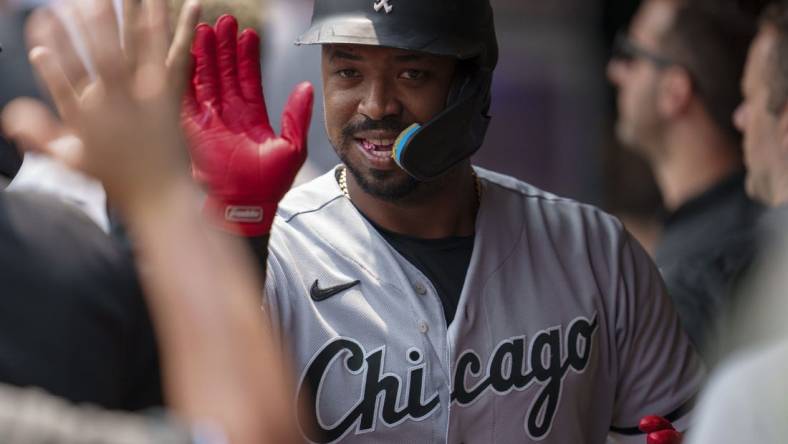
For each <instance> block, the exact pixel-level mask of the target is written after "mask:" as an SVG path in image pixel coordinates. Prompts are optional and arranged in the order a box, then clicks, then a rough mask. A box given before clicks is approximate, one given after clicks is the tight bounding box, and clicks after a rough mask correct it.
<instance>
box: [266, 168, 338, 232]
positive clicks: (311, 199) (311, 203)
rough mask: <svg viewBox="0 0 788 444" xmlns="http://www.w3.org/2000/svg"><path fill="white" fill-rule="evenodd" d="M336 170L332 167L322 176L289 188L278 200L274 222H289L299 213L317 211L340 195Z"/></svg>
mask: <svg viewBox="0 0 788 444" xmlns="http://www.w3.org/2000/svg"><path fill="white" fill-rule="evenodd" d="M336 171H337V170H336V168H332V169H331V170H329V171H328V172H326V173H325V174H323V175H322V176H319V177H317V178H315V179H313V180H311V181H309V182H307V183H305V184H303V185H300V186H297V187H295V188H293V189H291V190H290V191H289V192H288V193H287V194H286V195H285V196H284V198H282V200H281V201H280V202H279V207H278V210H277V220H276V221H275V223H280V224H281V223H289V222H290V221H292V220H293V219H295V218H297V217H298V216H300V215H303V214H309V213H314V212H318V211H320V210H321V209H323V208H325V207H326V206H327V205H328V204H330V203H331V202H332V201H334V200H336V199H337V198H339V197H342V191H341V190H340V189H339V184H338V182H337V178H336Z"/></svg>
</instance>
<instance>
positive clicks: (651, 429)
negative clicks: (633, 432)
mask: <svg viewBox="0 0 788 444" xmlns="http://www.w3.org/2000/svg"><path fill="white" fill-rule="evenodd" d="M638 428H639V429H640V431H641V432H643V433H647V434H648V435H646V444H681V440H682V435H681V433H679V432H678V431H676V429H675V428H673V424H671V423H670V421H668V420H667V419H665V418H663V417H661V416H655V415H651V416H644V417H643V419H641V420H640V424H638Z"/></svg>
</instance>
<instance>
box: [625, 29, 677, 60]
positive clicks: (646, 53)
mask: <svg viewBox="0 0 788 444" xmlns="http://www.w3.org/2000/svg"><path fill="white" fill-rule="evenodd" d="M613 58H614V59H617V60H623V61H626V62H631V61H633V60H635V59H644V60H648V61H649V62H651V63H653V64H654V65H656V66H657V67H658V68H667V67H668V66H671V65H675V64H676V63H675V62H673V61H672V60H670V59H669V58H667V57H663V56H661V55H659V54H657V53H654V52H652V51H650V50H648V49H645V48H643V47H641V46H640V45H638V44H637V43H635V42H634V41H632V39H630V38H629V37H628V36H627V35H626V34H625V33H623V32H619V33H618V35H616V41H615V43H614V44H613Z"/></svg>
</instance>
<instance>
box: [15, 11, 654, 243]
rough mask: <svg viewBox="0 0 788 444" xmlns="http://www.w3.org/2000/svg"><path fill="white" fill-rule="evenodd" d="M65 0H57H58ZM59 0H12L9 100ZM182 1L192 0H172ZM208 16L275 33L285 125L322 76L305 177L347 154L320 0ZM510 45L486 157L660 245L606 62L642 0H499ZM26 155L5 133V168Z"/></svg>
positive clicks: (482, 154)
mask: <svg viewBox="0 0 788 444" xmlns="http://www.w3.org/2000/svg"><path fill="white" fill-rule="evenodd" d="M53 1H56V0H53ZM46 2H47V0H0V43H2V45H3V52H2V56H1V57H0V79H1V81H0V106H3V105H5V104H6V103H7V102H8V101H10V100H11V99H12V98H14V97H16V96H20V95H27V96H35V95H38V94H39V93H38V92H37V91H38V89H37V88H36V81H35V78H34V76H33V74H32V71H31V69H30V66H29V64H28V63H27V58H26V56H25V55H26V51H27V50H26V48H25V47H24V43H23V35H24V30H23V23H24V19H25V18H26V16H27V15H28V14H29V12H30V10H31V9H32V8H33V7H35V6H37V5H39V4H41V3H46ZM172 2H173V4H174V6H176V7H177V6H179V4H180V3H182V0H172ZM204 3H205V8H204V9H205V14H204V15H205V19H206V21H209V20H212V19H214V18H215V17H216V16H217V15H219V14H221V13H223V12H227V11H231V12H233V13H234V14H236V15H237V16H238V17H239V19H240V21H241V23H242V26H248V27H256V28H258V29H260V30H261V32H262V35H263V41H264V46H263V67H264V87H265V91H266V100H267V102H268V108H269V111H270V113H271V120H272V123H273V124H274V125H275V127H278V125H279V121H280V119H279V112H280V110H282V109H283V106H284V103H285V101H286V99H287V95H288V94H289V91H290V90H291V89H292V87H293V86H295V85H296V84H297V83H298V82H300V81H302V80H311V81H313V82H314V83H315V85H316V86H317V87H318V93H317V98H318V100H316V103H315V110H314V111H315V113H314V116H315V117H314V119H313V126H312V129H311V133H310V154H309V162H308V164H307V166H306V167H305V168H304V171H302V173H301V176H300V178H299V180H300V181H303V180H306V179H308V178H310V177H314V176H316V175H318V174H320V173H322V172H324V171H326V170H327V169H328V168H330V167H331V166H333V165H334V164H336V163H337V162H338V159H337V157H336V156H335V155H334V152H333V149H332V148H331V147H330V145H329V144H328V142H327V139H326V137H325V131H324V129H323V119H322V101H321V100H320V97H321V96H322V94H321V92H320V91H319V85H320V81H319V80H320V77H319V48H311V47H303V48H298V47H294V46H293V45H292V42H293V41H294V39H295V37H296V36H297V35H298V34H299V33H300V32H301V31H303V30H304V29H306V27H307V25H308V23H309V19H310V15H311V8H312V0H204ZM492 3H493V8H494V11H495V14H496V26H497V30H498V39H499V45H500V62H499V65H498V68H497V70H496V74H495V79H494V84H493V105H492V115H493V120H492V123H491V125H490V130H489V132H488V136H487V139H486V143H485V145H484V147H483V148H482V149H481V150H480V151H479V153H478V154H477V156H476V157H475V163H476V164H478V165H480V166H483V167H487V168H490V169H493V170H496V171H500V172H504V173H507V174H510V175H513V176H515V177H517V178H520V179H523V180H525V181H527V182H530V183H532V184H533V185H535V186H537V187H540V188H543V189H545V190H547V191H550V192H553V193H556V194H559V195H562V196H567V197H571V198H574V199H577V200H580V201H583V202H588V203H592V204H595V205H599V206H601V207H603V208H605V209H606V210H608V211H611V212H613V213H615V214H616V215H618V216H619V217H621V218H622V219H623V220H624V221H625V223H626V224H627V226H628V227H629V228H630V230H631V231H632V232H633V233H634V234H635V235H636V236H637V237H638V238H639V239H640V240H641V242H642V243H644V244H645V245H646V246H647V247H649V246H650V245H651V243H652V240H653V236H655V234H656V232H655V231H654V230H655V229H656V223H655V220H656V218H655V217H656V215H657V214H659V213H658V212H659V208H660V196H659V192H658V191H657V189H656V186H655V185H654V183H653V179H652V178H651V174H650V172H649V169H648V168H647V167H646V166H645V164H644V163H643V162H642V161H641V160H640V159H638V158H636V157H635V155H634V154H631V153H630V152H628V151H623V150H622V149H621V148H620V147H619V146H618V145H617V143H616V141H615V138H614V135H613V122H614V121H615V115H614V113H615V101H614V95H613V89H612V88H611V86H610V84H609V83H608V81H607V80H606V78H605V65H606V63H607V61H608V58H609V55H610V48H611V46H612V42H613V39H614V36H615V33H616V31H618V30H620V29H622V28H625V27H626V26H627V23H628V21H629V19H630V17H631V15H632V14H633V12H634V11H635V10H636V8H637V6H638V4H639V1H638V0H553V1H551V2H544V1H536V0H492ZM20 162H21V160H20V158H19V156H18V154H17V153H16V151H15V150H14V148H13V147H11V146H10V145H9V144H8V143H7V142H6V141H4V140H3V141H0V175H2V176H4V177H5V178H11V177H13V176H14V174H15V173H16V171H17V170H18V168H19V165H20Z"/></svg>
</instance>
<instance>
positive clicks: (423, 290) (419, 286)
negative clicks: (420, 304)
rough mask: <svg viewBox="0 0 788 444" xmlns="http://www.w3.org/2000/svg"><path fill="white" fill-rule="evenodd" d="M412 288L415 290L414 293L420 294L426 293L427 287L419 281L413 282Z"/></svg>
mask: <svg viewBox="0 0 788 444" xmlns="http://www.w3.org/2000/svg"><path fill="white" fill-rule="evenodd" d="M413 289H414V290H416V293H417V294H419V295H421V296H424V295H425V294H427V287H425V286H424V284H422V283H421V282H416V283H415V284H413Z"/></svg>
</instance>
